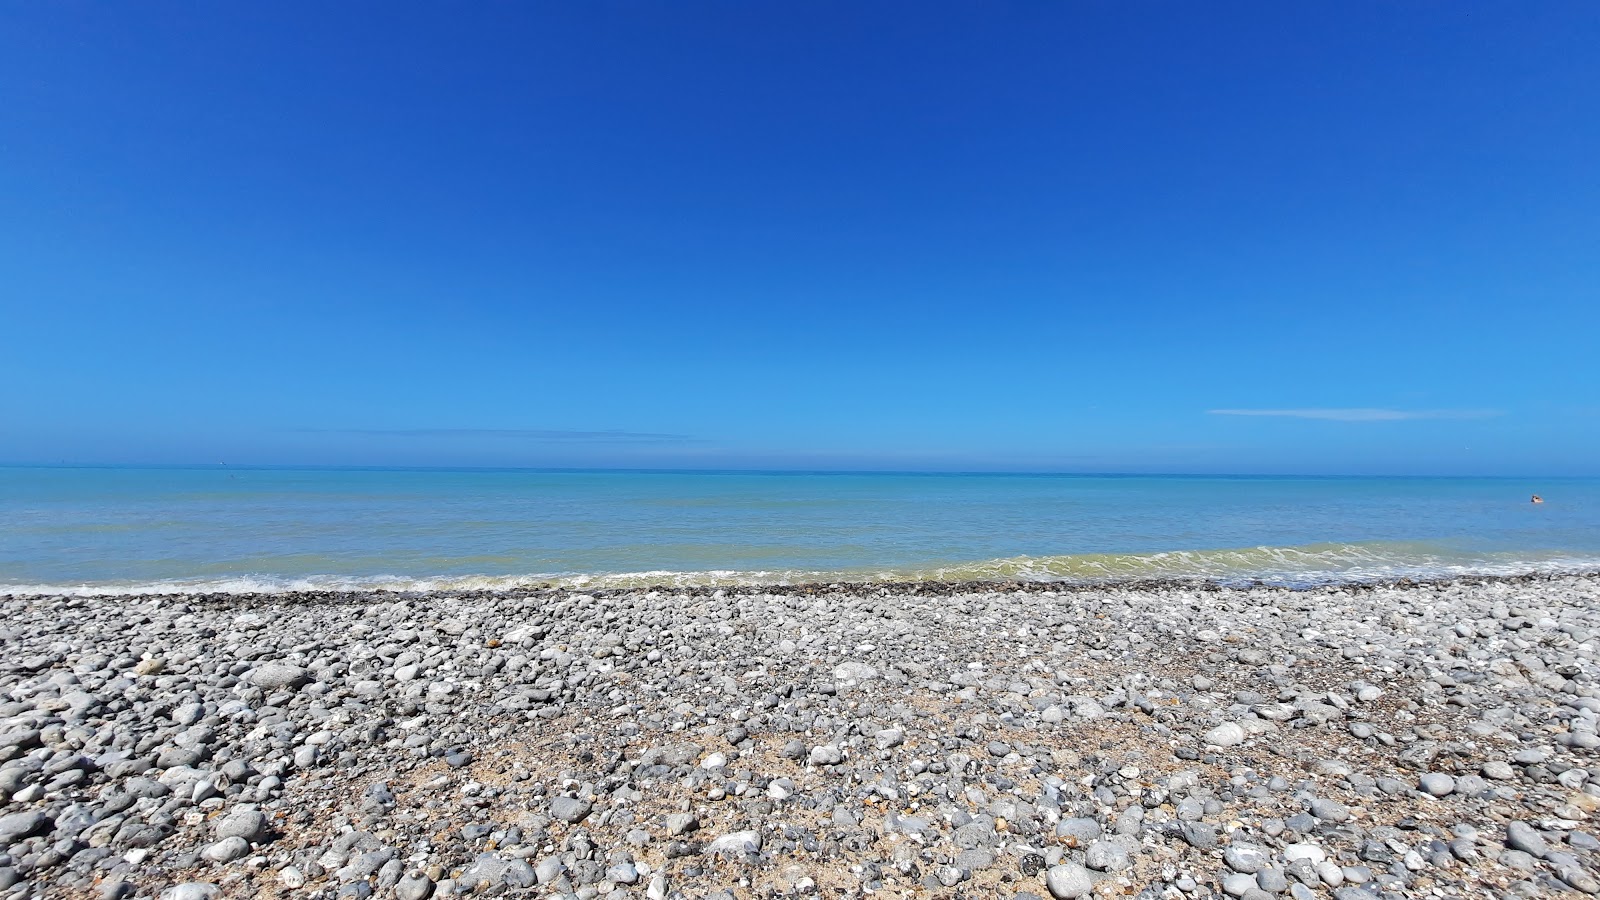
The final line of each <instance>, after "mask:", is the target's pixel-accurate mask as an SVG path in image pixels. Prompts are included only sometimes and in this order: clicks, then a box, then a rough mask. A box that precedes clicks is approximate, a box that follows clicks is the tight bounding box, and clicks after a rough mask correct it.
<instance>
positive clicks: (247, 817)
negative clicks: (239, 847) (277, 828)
mask: <svg viewBox="0 0 1600 900" xmlns="http://www.w3.org/2000/svg"><path fill="white" fill-rule="evenodd" d="M270 834H271V829H270V828H269V826H268V824H267V817H266V814H265V813H263V812H261V810H259V809H256V808H255V807H253V806H238V807H234V809H233V810H232V811H231V812H229V813H228V814H227V815H226V816H223V817H222V819H220V820H219V821H218V822H217V827H216V835H217V838H218V839H219V840H222V839H225V838H231V837H237V838H243V839H244V840H245V841H246V842H247V843H251V844H259V843H261V842H262V841H264V840H266V839H267V837H268V836H269V835H270Z"/></svg>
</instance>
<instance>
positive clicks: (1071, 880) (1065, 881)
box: [1044, 863, 1094, 900]
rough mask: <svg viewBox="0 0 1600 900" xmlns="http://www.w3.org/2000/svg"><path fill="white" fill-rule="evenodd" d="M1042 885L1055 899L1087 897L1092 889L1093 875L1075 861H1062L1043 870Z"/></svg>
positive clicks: (1064, 899)
mask: <svg viewBox="0 0 1600 900" xmlns="http://www.w3.org/2000/svg"><path fill="white" fill-rule="evenodd" d="M1044 885H1045V887H1046V888H1047V889H1049V891H1050V896H1052V897H1054V898H1056V900H1069V898H1077V897H1087V896H1089V893H1090V892H1091V891H1093V890H1094V876H1092V875H1090V874H1089V870H1088V869H1085V868H1084V867H1083V866H1080V865H1077V864H1076V863H1063V864H1062V865H1059V866H1051V867H1050V870H1049V871H1047V872H1045V875H1044Z"/></svg>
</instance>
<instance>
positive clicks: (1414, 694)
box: [0, 573, 1600, 900]
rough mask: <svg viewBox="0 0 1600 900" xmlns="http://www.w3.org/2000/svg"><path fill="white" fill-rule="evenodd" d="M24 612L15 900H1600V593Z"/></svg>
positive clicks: (1410, 587)
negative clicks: (499, 897)
mask: <svg viewBox="0 0 1600 900" xmlns="http://www.w3.org/2000/svg"><path fill="white" fill-rule="evenodd" d="M107 599H111V600H125V599H127V598H124V597H115V596H114V597H111V598H104V597H102V598H83V597H68V598H61V599H57V598H53V597H51V596H49V595H39V596H29V597H15V596H8V597H0V647H3V648H4V649H5V651H6V652H5V653H4V654H0V801H3V805H0V898H5V900H11V898H17V900H21V898H25V897H64V898H84V900H88V898H94V900H129V898H134V900H138V898H150V900H213V898H221V897H228V898H231V897H255V898H283V900H287V898H291V897H292V898H300V897H310V898H321V900H339V898H352V900H363V898H367V897H379V898H396V900H425V898H454V897H459V896H466V895H468V894H474V893H477V892H485V891H487V892H490V893H491V894H494V893H507V894H518V893H526V894H528V895H531V896H541V897H561V898H580V900H594V898H605V900H629V898H634V900H636V898H640V897H643V898H647V900H673V898H684V900H693V898H716V900H756V898H763V900H768V898H779V897H829V898H842V897H866V896H879V897H902V896H924V897H936V898H941V900H945V898H947V900H957V898H968V900H976V898H988V897H994V898H1001V900H1038V898H1047V897H1048V898H1052V900H1056V898H1061V900H1066V898H1086V897H1101V898H1108V897H1111V896H1138V897H1140V898H1143V900H1205V898H1213V897H1222V896H1233V897H1241V898H1245V900H1283V898H1293V900H1318V898H1328V897H1331V898H1334V900H1374V898H1382V900H1389V898H1397V900H1398V898H1411V897H1419V896H1444V897H1505V898H1510V897H1532V896H1544V895H1546V894H1550V893H1555V892H1570V891H1578V892H1580V893H1597V892H1600V868H1597V865H1600V839H1597V838H1596V835H1597V834H1600V735H1597V734H1596V731H1597V724H1600V575H1597V574H1593V573H1591V574H1586V575H1576V576H1555V575H1542V574H1535V575H1523V576H1499V577H1489V576H1466V577H1462V578H1455V579H1449V580H1442V581H1434V582H1426V583H1423V582H1411V583H1404V582H1399V581H1396V582H1392V583H1368V584H1359V585H1358V584H1347V585H1336V586H1327V587H1321V588H1311V589H1290V588H1279V587H1230V586H1225V585H1216V584H1196V583H1191V582H1170V581H1166V582H1158V583H1150V584H1130V583H1127V582H1124V583H1122V584H1120V585H1113V586H1107V585H1103V584H1095V585H1090V584H1042V583H1036V582H1027V583H1021V584H1015V585H997V584H992V583H983V584H979V585H971V584H954V583H950V584H929V583H913V584H909V585H904V586H900V587H894V586H889V585H883V584H867V585H849V584H825V585H801V586H794V587H790V588H779V587H772V586H750V587H748V588H746V589H744V590H735V589H730V588H720V589H719V588H713V587H706V588H703V589H698V590H696V589H689V588H684V589H671V590H664V591H663V590H655V591H650V590H612V591H583V590H580V589H566V590H560V591H543V592H541V591H530V592H521V593H517V592H512V593H503V592H483V593H472V592H441V593H417V594H398V593H388V592H367V593H361V594H351V593H343V594H339V593H335V594H326V595H324V594H317V593H302V594H295V595H288V596H287V597H286V595H210V596H195V595H176V596H168V597H145V598H140V599H141V600H143V601H144V602H138V603H126V602H104V601H105V600H107Z"/></svg>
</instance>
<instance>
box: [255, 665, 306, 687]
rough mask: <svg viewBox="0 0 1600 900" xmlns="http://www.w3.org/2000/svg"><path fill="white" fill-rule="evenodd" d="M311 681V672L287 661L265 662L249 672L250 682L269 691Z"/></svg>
mask: <svg viewBox="0 0 1600 900" xmlns="http://www.w3.org/2000/svg"><path fill="white" fill-rule="evenodd" d="M310 681H311V674H310V673H309V672H307V671H306V670H305V669H302V668H300V667H299V666H292V665H289V664H288V663H266V664H264V665H260V666H256V667H255V669H253V670H251V672H250V683H251V684H253V685H255V686H256V687H259V688H264V689H266V690H269V691H276V690H282V689H284V688H294V687H300V686H301V685H304V684H307V683H309V682H310Z"/></svg>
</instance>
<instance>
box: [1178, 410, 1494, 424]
mask: <svg viewBox="0 0 1600 900" xmlns="http://www.w3.org/2000/svg"><path fill="white" fill-rule="evenodd" d="M1206 412H1207V414H1209V415H1213V416H1274V417H1277V418H1284V419H1320V420H1322V421H1325V422H1400V421H1405V420H1408V419H1489V418H1493V417H1495V416H1498V415H1503V413H1502V412H1501V411H1500V410H1498V409H1374V408H1366V407H1356V408H1344V409H1341V408H1337V407H1333V408H1318V407H1313V408H1307V409H1208V410H1206Z"/></svg>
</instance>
